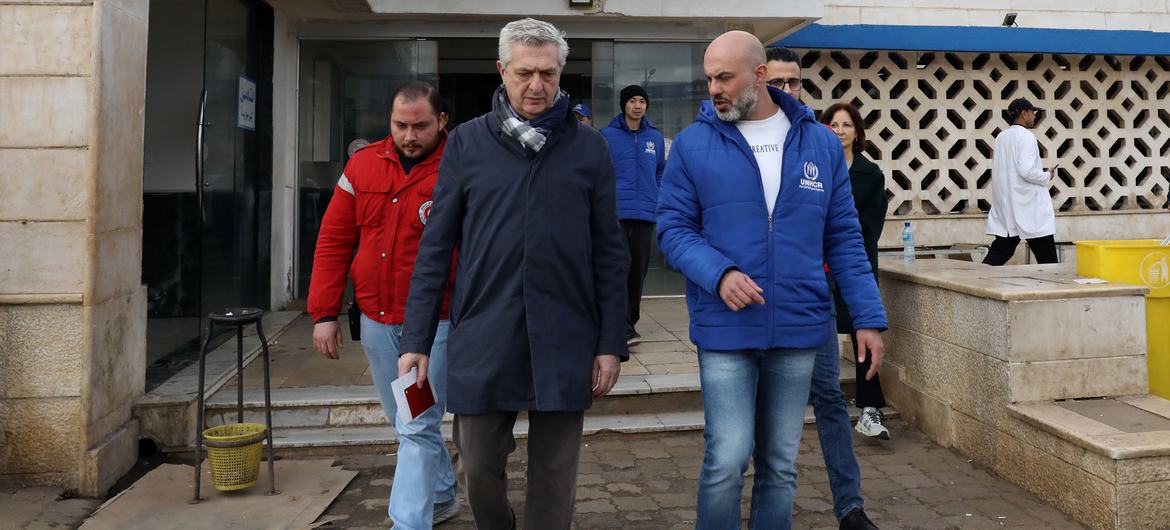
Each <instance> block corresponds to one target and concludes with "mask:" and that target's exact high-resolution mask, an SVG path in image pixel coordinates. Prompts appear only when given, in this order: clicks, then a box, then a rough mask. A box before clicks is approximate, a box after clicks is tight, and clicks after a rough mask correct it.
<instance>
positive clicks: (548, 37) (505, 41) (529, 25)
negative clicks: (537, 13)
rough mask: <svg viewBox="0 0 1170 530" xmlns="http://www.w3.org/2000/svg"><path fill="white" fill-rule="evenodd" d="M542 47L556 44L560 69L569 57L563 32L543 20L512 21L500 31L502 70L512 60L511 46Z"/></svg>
mask: <svg viewBox="0 0 1170 530" xmlns="http://www.w3.org/2000/svg"><path fill="white" fill-rule="evenodd" d="M513 44H523V45H525V46H544V45H546V44H556V45H557V52H559V53H558V55H559V56H560V63H561V67H564V66H565V60H566V59H568V57H569V43H568V42H566V41H565V32H563V31H561V30H559V29H557V27H556V26H554V25H552V24H549V23H548V22H545V21H543V20H536V19H534V18H525V19H522V20H514V21H512V22H509V23H508V24H507V25H505V26H504V29H501V30H500V63H502V64H503V65H504V68H507V67H508V62H509V61H511V60H512V45H513Z"/></svg>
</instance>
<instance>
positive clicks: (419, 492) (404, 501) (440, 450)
mask: <svg viewBox="0 0 1170 530" xmlns="http://www.w3.org/2000/svg"><path fill="white" fill-rule="evenodd" d="M449 328H450V324H449V323H448V322H447V321H442V322H439V329H438V332H437V333H436V334H435V344H434V346H432V347H431V357H430V364H429V366H428V368H427V378H428V379H430V381H431V385H433V386H434V388H435V393H436V394H438V396H439V400H438V403H437V404H436V406H434V407H431V408H430V409H429V410H427V411H426V412H424V413H423V414H422V415H421V416H419V417H418V418H415V420H414V421H413V422H410V423H409V424H404V423H402V420H399V419H398V409H397V406H396V405H395V402H394V394H393V393H392V392H391V390H390V382H391V381H393V380H395V379H398V341H399V340H400V339H401V338H402V326H401V325H396V324H381V323H379V322H377V321H374V320H372V319H370V318H369V317H367V316H365V315H362V349H364V350H365V351H366V359H368V360H369V361H370V371H371V372H372V373H373V378H374V388H376V389H377V390H378V399H380V400H381V401H382V409H383V410H384V411H385V412H386V419H388V420H390V421H391V422H393V423H394V429H395V431H397V433H398V465H397V466H395V467H394V485H393V486H392V487H391V489H390V508H389V510H388V513H389V515H390V518H391V519H393V520H394V528H400V529H403V530H429V529H430V528H431V526H432V525H431V523H432V518H433V516H434V504H435V503H443V502H449V501H451V500H452V499H454V498H455V475H454V474H453V473H452V472H451V455H450V454H448V453H447V443H446V442H444V441H443V433H442V432H441V431H440V430H439V426H440V425H441V424H442V423H443V410H444V408H445V407H446V403H447V332H448V331H449Z"/></svg>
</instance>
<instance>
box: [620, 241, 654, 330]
mask: <svg viewBox="0 0 1170 530" xmlns="http://www.w3.org/2000/svg"><path fill="white" fill-rule="evenodd" d="M622 233H623V234H625V242H626V256H628V257H629V264H630V274H629V277H628V278H627V280H626V295H627V297H628V299H627V301H626V333H627V334H629V333H633V332H634V325H635V324H637V323H638V319H639V318H641V316H642V314H641V306H642V283H643V282H644V281H645V280H646V269H647V267H649V265H650V243H651V242H652V241H653V240H654V223H651V222H649V221H632V220H624V221H622Z"/></svg>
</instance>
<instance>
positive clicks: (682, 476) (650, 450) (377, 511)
mask: <svg viewBox="0 0 1170 530" xmlns="http://www.w3.org/2000/svg"><path fill="white" fill-rule="evenodd" d="M890 427H891V431H892V435H893V439H892V440H890V441H888V442H880V441H875V440H869V439H860V438H857V439H856V445H857V447H856V451H857V454H858V459H859V462H860V464H861V473H862V493H863V495H864V497H865V498H866V502H867V506H866V512H867V513H868V514H869V515H870V517H871V518H872V519H873V520H874V522H875V523H876V524H877V525H878V526H879V527H881V528H883V529H895V528H914V529H919V528H921V529H949V528H961V529H968V528H971V529H980V528H988V529H999V528H1028V529H1037V528H1059V529H1062V530H1063V529H1073V528H1082V526H1081V525H1079V524H1077V523H1076V522H1074V521H1073V520H1071V519H1069V518H1068V517H1067V516H1065V515H1064V514H1062V513H1061V512H1059V511H1057V510H1055V509H1053V508H1051V507H1049V506H1048V505H1046V504H1044V503H1043V502H1042V501H1040V500H1039V499H1038V498H1036V497H1035V496H1034V495H1032V494H1030V493H1028V492H1026V491H1024V490H1022V489H1020V488H1019V487H1017V486H1014V485H1012V484H1010V483H1008V482H1007V481H1004V480H1002V479H999V478H997V477H995V476H992V475H990V474H988V473H987V472H986V471H984V470H982V469H979V468H978V467H976V466H974V465H972V464H971V463H969V462H968V461H967V460H965V459H964V458H963V457H961V456H959V455H957V454H955V453H952V452H951V451H949V450H947V449H943V448H941V447H939V446H937V445H935V444H933V443H932V442H931V441H930V440H928V439H927V438H926V437H925V436H924V435H923V434H922V433H920V432H919V431H917V430H915V429H913V428H910V427H908V426H906V425H905V424H903V423H901V422H898V421H893V422H890ZM702 459H703V438H702V433H701V432H684V433H666V434H645V435H602V436H594V437H590V438H586V439H585V441H584V446H583V447H582V451H581V466H580V471H579V474H578V482H577V484H578V488H577V507H576V516H575V519H574V521H575V527H576V528H579V529H614V528H621V529H629V530H640V529H647V530H650V529H654V530H660V529H667V528H670V529H674V528H680V529H682V528H687V529H689V528H694V522H695V512H694V507H695V492H696V489H697V487H698V478H699V469H700V466H701V465H702ZM526 461H527V451H526V444H525V443H524V442H523V441H522V442H520V443H518V448H517V450H516V452H515V453H513V454H512V456H511V457H510V458H509V464H508V478H509V492H508V495H509V498H510V499H511V501H512V504H513V508H514V509H515V510H516V513H517V514H522V513H523V511H524V510H523V508H524V498H523V487H524V472H525V471H524V470H525V465H526ZM340 462H341V463H342V464H343V465H344V467H345V468H346V469H352V470H356V471H358V473H359V474H358V476H357V478H355V479H354V480H353V481H352V482H351V483H350V484H349V487H348V488H346V490H345V491H344V492H343V493H342V494H341V496H340V497H338V498H337V500H336V501H335V502H334V503H333V505H331V506H330V507H329V509H328V510H327V511H326V513H325V515H324V516H323V517H330V516H342V517H345V519H343V520H339V521H337V522H335V523H332V524H333V526H325V527H323V528H347V529H351V530H364V529H373V528H387V527H388V526H389V525H390V520H389V519H388V518H387V517H386V507H387V504H386V503H387V498H388V496H389V492H390V485H391V478H392V476H393V457H392V456H386V455H363V456H352V457H345V458H342V459H340ZM797 464H798V466H799V477H798V484H799V487H798V489H797V493H796V499H795V506H796V515H795V520H794V528H802V529H805V528H812V529H836V528H837V521H836V519H835V518H834V516H833V513H832V497H831V495H830V492H829V486H828V477H827V475H826V474H825V467H824V461H823V460H822V456H821V453H820V447H819V444H818V443H817V437H816V432H815V430H814V429H812V428H809V429H806V430H805V433H804V440H803V441H802V443H801V447H800V457H799V459H798V462H797ZM749 473H750V472H749ZM744 491H745V503H744V505H743V514H744V515H745V516H746V515H747V513H748V506H749V505H748V501H747V497H748V496H749V495H750V491H751V479H750V477H749V479H748V481H747V485H746V486H745V490H744ZM460 498H461V500H462V501H463V502H464V508H463V511H462V512H461V513H460V516H459V517H458V518H457V519H455V520H452V521H450V522H448V523H445V524H442V525H439V526H437V527H436V528H437V529H439V530H472V529H474V528H475V525H474V523H473V522H472V519H471V511H470V509H468V508H467V506H466V497H464V496H463V494H462V492H461V493H460ZM745 522H746V519H745ZM520 527H521V528H523V526H522V525H521V526H520Z"/></svg>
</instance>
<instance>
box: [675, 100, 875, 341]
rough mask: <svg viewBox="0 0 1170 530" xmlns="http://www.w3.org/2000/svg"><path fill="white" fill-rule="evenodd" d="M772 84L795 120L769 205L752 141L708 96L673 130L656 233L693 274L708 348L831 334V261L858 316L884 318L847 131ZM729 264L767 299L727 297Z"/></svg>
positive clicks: (698, 330)
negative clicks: (740, 305) (689, 120)
mask: <svg viewBox="0 0 1170 530" xmlns="http://www.w3.org/2000/svg"><path fill="white" fill-rule="evenodd" d="M768 91H769V93H770V94H771V96H772V100H773V101H775V102H776V103H777V104H779V105H780V108H781V111H782V112H784V113H785V114H786V115H787V116H788V119H789V120H790V121H791V122H792V128H791V129H790V130H789V132H788V136H787V137H786V138H785V139H784V162H783V166H782V169H781V183H780V194H779V196H778V197H777V199H776V205H775V207H774V209H773V213H772V215H770V216H769V215H768V208H767V206H766V205H765V202H764V192H763V184H762V182H761V180H760V170H759V166H758V165H757V164H756V159H755V156H754V155H753V154H752V152H751V148H750V147H749V146H748V144H747V141H746V140H745V139H744V137H743V135H742V134H740V132H739V130H738V129H737V128H736V127H735V125H734V124H733V123H727V122H724V121H722V120H720V119H719V118H718V117H717V116H716V115H715V109H714V107H713V106H712V105H711V101H710V100H707V101H704V102H703V104H702V107H701V108H700V109H699V116H698V118H697V119H696V121H695V123H693V124H691V125H690V126H689V127H687V128H686V129H685V130H683V131H682V132H681V133H679V135H678V136H676V137H675V140H674V145H673V148H672V149H671V155H670V160H669V161H668V162H667V164H666V171H665V173H664V174H663V179H662V190H661V193H660V199H659V204H658V245H659V247H660V248H661V249H662V253H663V254H664V255H665V256H666V258H667V259H668V260H669V262H670V263H671V264H673V265H674V266H675V267H676V268H677V269H679V270H680V271H682V273H683V274H684V275H685V276H686V277H687V308H688V311H689V312H690V319H691V326H690V334H691V340H692V341H694V342H695V344H697V345H699V346H700V347H701V348H703V349H707V350H740V349H770V348H812V347H816V346H820V345H822V344H824V342H825V341H826V340H827V339H828V338H829V328H830V326H829V323H830V319H831V318H832V313H831V311H832V305H833V298H832V296H831V294H830V293H829V286H828V284H827V282H826V280H825V270H824V263H828V264H829V267H830V268H832V270H833V275H834V277H835V278H836V280H837V282H838V284H839V285H840V287H841V293H842V295H843V296H844V298H845V302H846V304H847V305H848V308H849V312H850V314H852V315H853V319H854V325H855V326H856V328H857V329H865V328H874V329H879V330H885V329H886V327H887V324H886V315H885V310H884V309H883V308H882V302H881V297H880V295H879V294H878V290H877V285H876V283H875V282H874V276H873V274H872V272H871V268H870V264H869V260H868V259H867V257H866V254H865V247H864V246H863V244H862V238H861V228H860V225H859V224H858V221H857V210H856V208H854V206H853V195H852V193H851V191H850V184H849V170H848V168H847V167H846V164H845V157H844V152H843V151H842V149H841V142H840V141H839V140H838V139H837V137H836V135H834V134H833V133H832V131H830V130H829V129H828V128H826V127H825V126H824V125H821V124H820V123H817V121H816V120H814V119H813V117H812V115H811V113H808V112H807V111H806V110H805V109H806V107H805V106H804V105H801V104H800V102H798V101H797V100H796V99H794V98H792V97H791V96H788V95H787V94H784V93H783V92H780V91H779V90H776V89H772V88H769V90H768ZM729 269H738V270H740V271H742V272H743V273H744V274H747V275H748V276H750V277H751V278H752V279H753V280H754V281H755V282H756V283H757V284H758V285H759V286H760V287H761V288H762V289H763V290H764V293H763V297H764V300H765V304H764V305H751V306H748V307H747V308H745V309H742V310H740V311H738V312H735V311H732V310H730V309H728V307H727V306H726V305H725V304H724V303H723V300H722V299H721V298H719V294H718V289H719V281H720V279H722V277H723V274H724V273H726V272H727V271H728V270H729Z"/></svg>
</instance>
